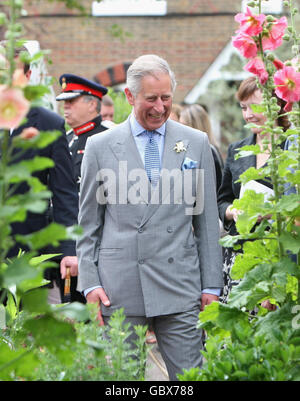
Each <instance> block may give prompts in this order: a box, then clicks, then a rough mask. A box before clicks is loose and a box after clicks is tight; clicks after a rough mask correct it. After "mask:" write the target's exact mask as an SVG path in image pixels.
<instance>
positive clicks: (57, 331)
mask: <svg viewBox="0 0 300 401" xmlns="http://www.w3.org/2000/svg"><path fill="white" fill-rule="evenodd" d="M54 309H57V310H56V311H55V313H56V314H57V313H58V315H57V316H60V317H57V318H56V319H54V318H53V316H52V313H53V311H54ZM89 309H90V310H89V311H87V310H86V308H85V306H84V305H82V304H79V303H76V302H74V303H72V304H69V305H65V306H61V305H60V306H58V307H54V306H53V305H52V307H51V310H49V312H48V314H47V315H44V316H42V317H41V316H39V315H37V316H35V317H33V316H32V315H31V319H30V320H28V318H29V315H28V312H25V311H23V312H22V313H21V314H20V315H19V317H18V319H17V320H16V321H15V322H14V325H12V326H11V327H10V328H9V329H8V330H6V331H5V342H6V344H5V345H3V346H2V349H1V351H3V354H2V352H1V354H2V356H3V358H2V357H0V358H1V360H2V359H3V360H4V361H6V364H5V365H4V367H3V369H1V370H0V377H1V379H2V380H3V379H4V380H38V381H111V380H143V377H144V376H143V375H144V372H143V366H142V365H141V362H140V361H142V362H145V359H144V358H143V355H145V351H141V350H140V349H139V348H137V349H136V350H133V349H131V348H130V347H129V345H128V343H125V342H124V339H125V338H126V337H128V336H129V334H130V333H131V330H132V328H129V326H128V325H126V326H125V325H124V314H123V311H122V310H119V311H116V312H115V313H114V314H113V316H112V318H111V322H110V326H108V327H107V326H105V327H104V326H99V325H98V323H97V320H96V311H95V310H94V308H93V305H92V307H91V308H89ZM26 315H27V316H26ZM79 315H80V316H81V319H80V320H79V319H78V316H79ZM74 316H76V320H73V322H72V324H70V322H68V321H66V320H65V319H66V318H67V319H69V320H70V319H73V318H74ZM89 318H90V319H91V320H90V321H87V319H89ZM29 328H30V330H31V333H30V336H29V335H28V333H26V331H27V329H29ZM145 330H146V329H143V330H140V328H139V327H137V328H135V331H136V332H137V334H138V341H139V342H140V343H143V348H144V344H145V341H144V340H145ZM49 333H51V337H50V336H49ZM108 338H109V340H108ZM11 344H13V346H14V347H16V348H17V350H16V351H11V350H9V345H11ZM20 350H21V351H20ZM12 356H14V358H15V361H14V362H13V361H12V360H11V358H12ZM17 358H19V359H17ZM0 366H1V364H0Z"/></svg>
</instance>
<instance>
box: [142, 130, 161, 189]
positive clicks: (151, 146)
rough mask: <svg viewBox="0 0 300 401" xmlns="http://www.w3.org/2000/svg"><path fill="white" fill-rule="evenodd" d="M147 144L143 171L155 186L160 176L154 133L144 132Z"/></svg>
mask: <svg viewBox="0 0 300 401" xmlns="http://www.w3.org/2000/svg"><path fill="white" fill-rule="evenodd" d="M146 133H147V136H148V142H147V144H146V147H145V170H146V172H147V176H148V178H149V181H150V182H151V184H152V185H156V183H157V181H158V179H159V174H160V157H159V150H158V145H157V142H156V140H155V131H146Z"/></svg>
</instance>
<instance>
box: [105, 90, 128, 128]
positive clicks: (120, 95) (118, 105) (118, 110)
mask: <svg viewBox="0 0 300 401" xmlns="http://www.w3.org/2000/svg"><path fill="white" fill-rule="evenodd" d="M108 94H109V96H110V97H111V98H112V100H113V102H114V110H115V113H114V122H115V123H116V124H120V123H121V122H123V121H125V120H126V119H127V117H128V116H129V114H130V113H131V109H132V108H131V106H130V104H129V103H128V101H127V99H126V96H125V93H124V92H119V91H115V90H113V89H112V88H109V89H108Z"/></svg>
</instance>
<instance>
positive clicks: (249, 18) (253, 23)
mask: <svg viewBox="0 0 300 401" xmlns="http://www.w3.org/2000/svg"><path fill="white" fill-rule="evenodd" d="M234 19H235V20H236V21H237V22H239V23H240V30H241V31H242V32H244V33H246V34H247V35H250V36H257V35H259V34H260V33H261V32H262V30H263V23H264V21H265V19H266V16H265V15H264V14H260V15H255V14H252V13H251V10H250V9H249V7H247V11H246V12H245V14H243V13H239V14H237V15H236V16H235V18H234Z"/></svg>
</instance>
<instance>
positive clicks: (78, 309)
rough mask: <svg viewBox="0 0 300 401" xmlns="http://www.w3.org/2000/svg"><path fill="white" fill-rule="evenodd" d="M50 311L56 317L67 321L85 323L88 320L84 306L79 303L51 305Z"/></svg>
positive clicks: (88, 315)
mask: <svg viewBox="0 0 300 401" xmlns="http://www.w3.org/2000/svg"><path fill="white" fill-rule="evenodd" d="M52 310H53V312H55V313H56V314H57V315H62V316H64V317H66V318H68V319H72V320H77V321H80V322H85V321H87V320H88V319H89V318H90V313H89V310H88V308H87V306H86V305H84V304H82V303H79V302H71V303H70V304H63V305H61V304H59V305H52Z"/></svg>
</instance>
